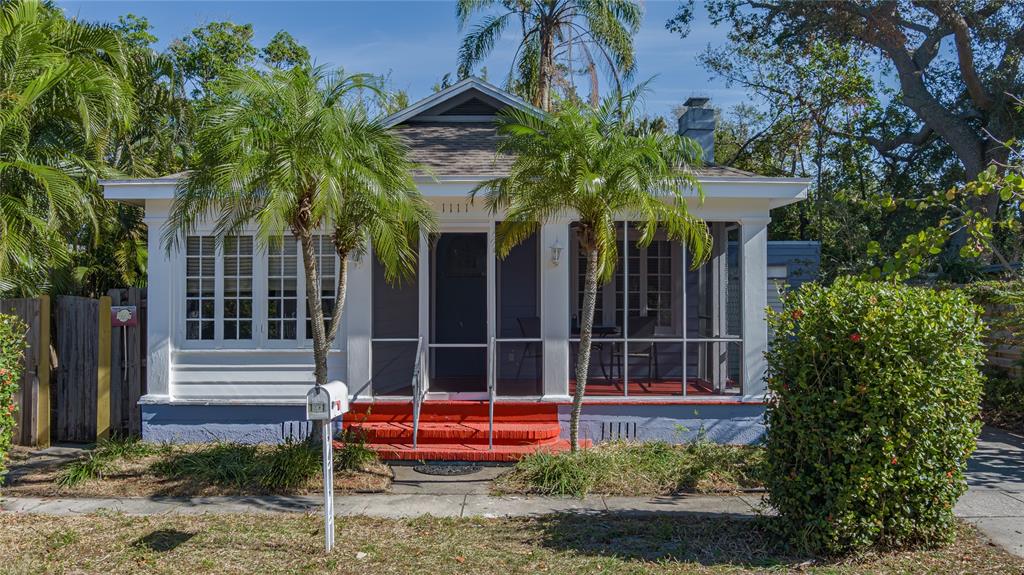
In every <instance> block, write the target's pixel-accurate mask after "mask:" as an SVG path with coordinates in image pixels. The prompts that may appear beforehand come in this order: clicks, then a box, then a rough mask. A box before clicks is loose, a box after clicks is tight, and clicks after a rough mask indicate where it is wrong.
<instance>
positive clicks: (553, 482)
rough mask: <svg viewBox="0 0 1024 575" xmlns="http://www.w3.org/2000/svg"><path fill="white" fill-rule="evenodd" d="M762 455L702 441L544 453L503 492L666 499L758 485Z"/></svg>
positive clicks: (504, 483)
mask: <svg viewBox="0 0 1024 575" xmlns="http://www.w3.org/2000/svg"><path fill="white" fill-rule="evenodd" d="M760 451H761V450H760V449H758V448H753V447H745V446H736V445H722V444H719V443H714V442H712V441H708V440H706V439H703V438H700V439H698V440H696V441H693V442H690V443H686V444H684V445H673V444H671V443H667V442H664V441H645V442H628V441H617V442H611V443H605V444H602V445H599V446H597V447H594V448H592V449H584V450H580V451H577V452H576V453H571V452H565V453H557V454H553V453H549V452H546V451H539V452H537V453H534V454H531V455H528V456H526V457H524V458H523V459H521V460H519V462H517V463H516V466H515V467H514V468H513V469H512V470H511V471H510V472H509V473H507V474H505V475H503V476H502V477H501V479H500V480H499V481H498V489H499V490H504V491H514V492H527V493H542V494H545V495H572V496H575V497H583V496H585V495H587V494H588V493H602V494H607V495H665V494H670V493H679V492H710V491H723V490H734V489H737V488H745V487H754V486H758V485H759V479H758V468H759V465H760V459H761V458H760Z"/></svg>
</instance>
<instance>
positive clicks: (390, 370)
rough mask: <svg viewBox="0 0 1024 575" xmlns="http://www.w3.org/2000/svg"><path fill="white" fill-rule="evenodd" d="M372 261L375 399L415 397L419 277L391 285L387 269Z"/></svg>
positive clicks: (397, 281) (372, 368)
mask: <svg viewBox="0 0 1024 575" xmlns="http://www.w3.org/2000/svg"><path fill="white" fill-rule="evenodd" d="M372 259H373V264H372V265H373V279H372V281H373V289H372V292H373V295H372V302H371V305H372V307H373V320H372V321H373V323H372V335H371V336H372V338H373V340H372V342H371V351H370V353H371V356H372V361H371V377H372V380H373V381H372V384H373V393H374V395H403V396H405V395H412V375H413V368H414V365H415V363H416V348H417V347H418V345H419V279H418V277H417V274H413V275H412V277H402V278H399V279H398V280H396V281H393V282H388V280H387V275H386V274H385V270H384V266H383V265H381V263H380V262H379V261H378V260H377V258H372Z"/></svg>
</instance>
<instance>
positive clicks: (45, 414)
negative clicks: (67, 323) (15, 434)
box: [36, 295, 50, 449]
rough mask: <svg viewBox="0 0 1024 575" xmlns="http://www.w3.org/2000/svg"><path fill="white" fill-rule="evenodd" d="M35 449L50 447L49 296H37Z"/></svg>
mask: <svg viewBox="0 0 1024 575" xmlns="http://www.w3.org/2000/svg"><path fill="white" fill-rule="evenodd" d="M36 380H37V381H38V390H39V391H38V393H37V396H38V399H37V400H36V447H38V448H39V449H45V448H47V447H49V446H50V296H48V295H41V296H39V352H38V353H37V354H36Z"/></svg>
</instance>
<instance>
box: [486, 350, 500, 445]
mask: <svg viewBox="0 0 1024 575" xmlns="http://www.w3.org/2000/svg"><path fill="white" fill-rule="evenodd" d="M487 347H488V349H487V351H488V356H489V357H488V358H487V363H488V364H489V366H490V369H488V370H487V450H488V451H494V400H495V396H496V395H497V394H496V388H497V379H498V367H497V365H495V364H496V363H497V362H496V361H495V360H496V359H497V356H498V354H497V353H496V348H497V344H495V342H494V337H491V342H490V344H489V345H488V346H487Z"/></svg>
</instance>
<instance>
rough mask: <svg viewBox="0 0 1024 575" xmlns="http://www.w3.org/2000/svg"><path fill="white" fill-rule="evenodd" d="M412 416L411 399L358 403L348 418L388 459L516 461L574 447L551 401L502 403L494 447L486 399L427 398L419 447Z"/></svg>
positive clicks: (347, 424)
mask: <svg viewBox="0 0 1024 575" xmlns="http://www.w3.org/2000/svg"><path fill="white" fill-rule="evenodd" d="M412 419H413V418H412V403H411V402H376V403H359V404H354V405H353V406H352V409H351V411H349V413H346V414H345V418H344V423H345V430H346V431H348V432H350V433H354V434H356V435H357V436H360V437H362V438H363V439H364V440H365V441H366V443H367V445H368V446H369V447H371V448H373V449H374V450H375V451H377V453H378V454H379V455H380V457H381V459H385V460H396V459H398V460H424V461H426V460H431V461H516V460H518V459H520V458H522V457H523V456H525V455H529V454H530V453H534V452H536V451H538V450H541V449H544V450H549V451H566V450H568V449H569V444H568V442H566V441H562V440H559V438H558V436H559V433H560V427H559V424H558V407H557V406H555V405H552V404H548V403H539V402H514V403H513V402H502V403H496V404H495V405H494V448H493V449H488V444H487V435H488V415H487V402H486V401H426V402H424V403H423V407H422V409H421V411H420V428H419V436H418V440H419V445H418V449H413V448H412V430H413V429H412V428H413V425H412Z"/></svg>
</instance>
